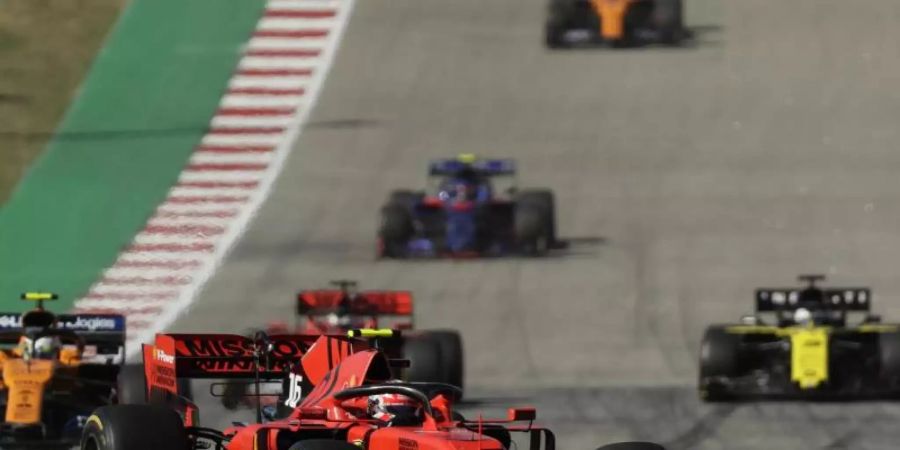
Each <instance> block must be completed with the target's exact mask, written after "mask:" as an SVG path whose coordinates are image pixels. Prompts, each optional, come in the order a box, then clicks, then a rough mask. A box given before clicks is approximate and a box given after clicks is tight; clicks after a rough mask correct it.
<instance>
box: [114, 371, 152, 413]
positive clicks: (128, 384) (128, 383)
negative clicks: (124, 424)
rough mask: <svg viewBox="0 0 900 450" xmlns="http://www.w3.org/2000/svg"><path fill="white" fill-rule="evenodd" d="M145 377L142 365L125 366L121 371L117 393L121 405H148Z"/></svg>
mask: <svg viewBox="0 0 900 450" xmlns="http://www.w3.org/2000/svg"><path fill="white" fill-rule="evenodd" d="M146 384H147V383H146V381H145V377H144V366H143V365H141V364H123V365H122V368H120V369H119V380H118V385H117V386H118V387H117V391H116V396H117V402H118V403H119V404H120V405H141V404H144V403H147V387H146Z"/></svg>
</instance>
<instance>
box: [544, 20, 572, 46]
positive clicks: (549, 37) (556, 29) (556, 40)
mask: <svg viewBox="0 0 900 450" xmlns="http://www.w3.org/2000/svg"><path fill="white" fill-rule="evenodd" d="M564 31H565V30H564V29H563V27H562V26H561V25H560V24H558V23H556V22H555V21H548V22H547V23H546V24H545V25H544V45H545V46H546V47H547V48H548V49H551V50H558V49H563V48H568V45H566V40H565V39H564V38H563V33H564Z"/></svg>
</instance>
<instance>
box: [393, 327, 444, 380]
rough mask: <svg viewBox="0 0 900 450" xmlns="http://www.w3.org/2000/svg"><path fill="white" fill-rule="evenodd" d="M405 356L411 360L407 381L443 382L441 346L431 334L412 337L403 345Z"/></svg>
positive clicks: (407, 371) (407, 370)
mask: <svg viewBox="0 0 900 450" xmlns="http://www.w3.org/2000/svg"><path fill="white" fill-rule="evenodd" d="M403 354H404V356H405V357H406V359H408V360H409V368H408V369H406V380H407V381H412V382H431V383H433V382H443V376H444V370H443V367H442V366H441V362H442V358H441V346H440V344H439V343H438V341H437V339H435V338H434V337H432V336H431V335H430V334H422V335H419V336H410V337H409V338H408V339H407V340H406V342H405V343H404V344H403Z"/></svg>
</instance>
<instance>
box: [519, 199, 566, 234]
mask: <svg viewBox="0 0 900 450" xmlns="http://www.w3.org/2000/svg"><path fill="white" fill-rule="evenodd" d="M519 201H520V202H522V203H530V204H534V205H536V206H537V207H538V208H541V209H543V216H544V221H545V222H544V227H545V231H546V232H547V239H549V240H550V245H551V247H552V246H555V245H556V244H557V243H558V242H559V236H558V235H557V234H556V198H555V197H554V195H553V191H551V190H549V189H529V190H527V191H525V192H523V193H522V194H520V197H519Z"/></svg>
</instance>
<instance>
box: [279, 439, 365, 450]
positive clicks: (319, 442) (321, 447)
mask: <svg viewBox="0 0 900 450" xmlns="http://www.w3.org/2000/svg"><path fill="white" fill-rule="evenodd" d="M288 450H359V447H357V446H355V445H353V444H350V443H347V442H344V441H336V440H333V439H307V440H305V441H299V442H295V443H294V445H291V446H290V448H288Z"/></svg>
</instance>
